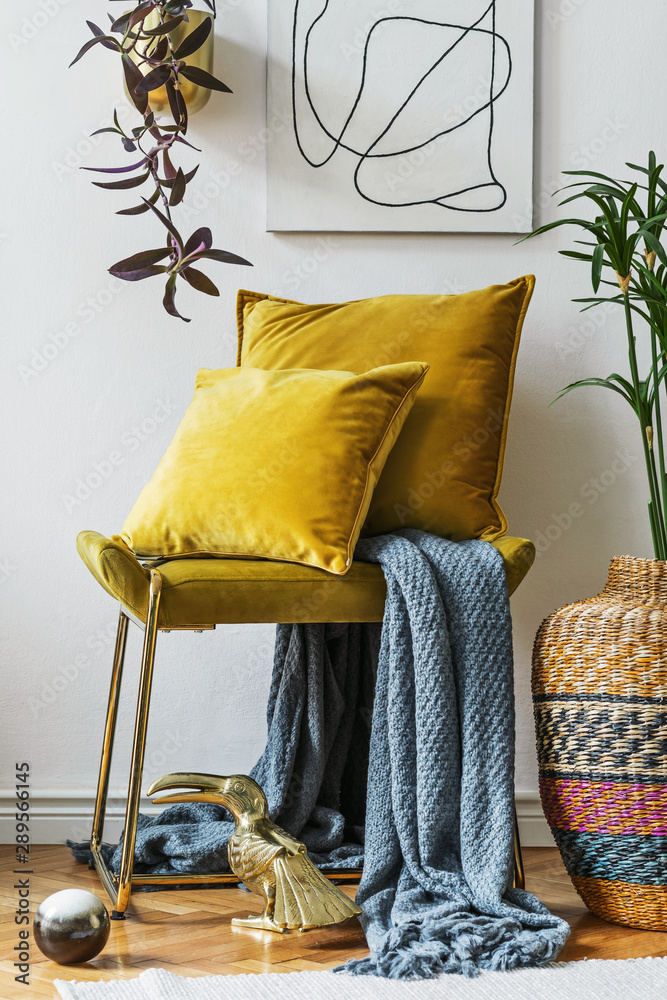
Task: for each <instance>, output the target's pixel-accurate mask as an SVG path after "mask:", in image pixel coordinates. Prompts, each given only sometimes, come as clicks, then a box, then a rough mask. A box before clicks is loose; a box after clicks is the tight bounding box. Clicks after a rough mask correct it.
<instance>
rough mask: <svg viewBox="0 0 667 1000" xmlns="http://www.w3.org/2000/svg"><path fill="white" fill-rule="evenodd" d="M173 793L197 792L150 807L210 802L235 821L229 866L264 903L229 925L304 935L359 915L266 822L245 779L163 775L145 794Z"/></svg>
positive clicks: (296, 844)
mask: <svg viewBox="0 0 667 1000" xmlns="http://www.w3.org/2000/svg"><path fill="white" fill-rule="evenodd" d="M172 788H189V789H192V788H194V789H196V790H195V791H183V792H178V793H177V794H175V795H163V796H161V797H160V798H159V799H155V800H154V801H155V804H157V805H161V804H162V803H166V802H215V803H216V804H217V805H222V806H224V807H225V809H228V810H229V812H230V813H231V814H232V816H233V817H234V820H235V822H236V829H235V831H234V833H233V835H232V836H231V837H230V840H229V846H228V854H229V867H230V868H231V870H232V871H233V872H234V874H235V875H237V876H238V877H239V879H240V881H241V882H243V884H244V885H245V886H246V887H247V888H248V889H250V891H251V892H254V893H255V894H256V895H257V896H261V897H262V899H263V900H264V902H265V906H264V913H263V914H262V916H261V917H252V916H250V917H247V918H246V919H245V920H240V919H238V918H236V917H235V918H234V919H233V920H232V923H233V924H235V925H236V926H237V927H254V928H259V929H260V930H265V931H275V932H277V933H278V934H284V933H285V930H286V929H287V928H297V927H298V928H299V930H302V931H307V930H311V929H312V928H314V927H326V926H327V925H328V924H338V923H340V922H341V921H343V920H347V919H348V918H349V917H353V916H356V915H357V914H359V913H361V910H360V909H359V907H358V906H357V905H356V903H353V902H352V900H351V899H348V898H347V896H346V895H345V894H344V893H343V892H341V891H340V889H338V888H337V887H336V886H335V885H333V884H332V883H331V882H329V880H328V879H326V878H325V877H324V876H323V875H322V874H321V872H320V871H319V870H318V869H317V868H316V867H315V865H314V864H313V863H312V861H311V860H310V858H309V857H308V854H307V852H306V847H305V845H304V844H302V843H300V841H298V840H295V839H294V837H291V836H290V835H289V833H286V832H285V831H284V830H281V829H280V827H279V826H276V824H275V823H273V822H272V821H271V820H270V819H269V809H268V805H267V802H266V796H265V795H264V792H263V791H262V789H261V788H260V787H259V785H258V784H257V782H255V781H253V779H252V778H249V777H248V776H247V775H246V774H232V775H231V776H230V777H228V778H226V777H224V776H219V775H216V774H191V773H188V772H181V773H176V774H166V775H165V776H164V777H163V778H158V780H157V781H154V782H153V784H152V785H151V786H150V788H149V789H148V792H147V794H148V795H150V796H152V795H155V793H156V792H161V791H163V790H165V789H172Z"/></svg>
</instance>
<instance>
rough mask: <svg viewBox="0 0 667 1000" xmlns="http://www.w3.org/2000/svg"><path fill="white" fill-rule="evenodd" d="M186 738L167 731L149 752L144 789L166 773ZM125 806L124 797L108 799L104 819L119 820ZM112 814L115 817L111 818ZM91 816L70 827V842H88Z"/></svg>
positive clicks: (145, 760) (146, 761) (125, 800)
mask: <svg viewBox="0 0 667 1000" xmlns="http://www.w3.org/2000/svg"><path fill="white" fill-rule="evenodd" d="M187 743H188V738H187V737H185V736H183V734H182V733H181V731H180V730H178V731H177V732H175V733H174V732H172V731H171V730H169V731H168V732H167V733H166V735H165V737H164V739H163V740H162V742H161V743H160V746H159V747H157V748H156V749H154V750H150V752H148V753H147V754H146V756H145V758H144V769H143V770H144V775H146V781H145V783H144V787H146V785H148V784H150V782H151V781H152V780H153V776H155V777H162V775H163V774H165V773H166V765H167V764H168V762H169V761H170V760H171V758H173V756H174V755H175V754H176V753H177V752H178V751H179V750H181V748H182V747H184V746H187ZM126 805H127V799H126V798H125V797H120V796H118V797H116V796H114V797H113V798H108V799H107V802H106V817H107V818H108V819H117V820H120V819H121V817H122V816H124V813H125V808H126ZM113 813H115V814H116V815H115V816H113ZM92 818H93V817H92V815H91V816H90V819H89V820H88V822H87V823H86V824H85V825H84V824H83V822H82V823H81V825H79V824H76V825H75V826H72V827H70V835H69V837H70V840H74V841H76V840H79V841H86V840H90V829H91V822H92Z"/></svg>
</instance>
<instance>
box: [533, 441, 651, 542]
mask: <svg viewBox="0 0 667 1000" xmlns="http://www.w3.org/2000/svg"><path fill="white" fill-rule="evenodd" d="M638 461H639V457H638V456H637V455H632V454H631V453H630V452H629V451H627V450H626V451H620V450H619V451H617V452H616V457H615V458H614V460H613V462H612V463H611V465H610V466H609V468H607V469H604V470H603V471H602V472H601V473H599V475H597V476H593V477H592V478H591V479H588V480H586V482H585V483H584V484H583V485H582V486H581V488H580V490H579V496H580V498H581V500H580V501H579V500H576V501H573V502H572V503H571V504H569V505H568V508H567V510H566V511H565V512H563V513H561V514H552V515H551V520H550V521H549V523H548V524H547V525H545V527H544V528H543V530H542V531H538V532H537V533H536V534H535V537H534V539H533V541H534V543H535V549H536V550H537V558H538V559H539V558H540V556H543V555H544V554H545V553H546V552H548V551H549V549H550V548H551V547H552V545H554V544H555V542H557V541H559V540H560V539H561V538H562V537H563V535H564V534H565V533H566V532H567V531H569V530H570V528H571V527H572V525H573V524H574V522H575V521H578V520H579V519H580V518H582V517H583V516H584V514H585V513H586V509H587V507H592V506H594V505H595V504H596V503H597V502H598V500H600V498H601V497H603V496H604V495H605V493H607V492H608V490H610V489H611V487H612V486H614V485H615V484H616V483H617V482H618V480H619V479H620V478H621V477H622V476H624V475H625V473H626V472H627V471H628V470H629V469H631V468H632V466H633V465H634V464H635V463H636V462H638Z"/></svg>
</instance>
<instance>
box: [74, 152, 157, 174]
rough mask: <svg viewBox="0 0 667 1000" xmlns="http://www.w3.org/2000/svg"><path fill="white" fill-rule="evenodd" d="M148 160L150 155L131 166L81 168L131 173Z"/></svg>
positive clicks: (102, 171)
mask: <svg viewBox="0 0 667 1000" xmlns="http://www.w3.org/2000/svg"><path fill="white" fill-rule="evenodd" d="M147 162H148V157H147V156H144V157H143V158H142V159H141V160H138V161H137V162H136V163H133V164H132V166H131V167H81V170H94V171H95V172H96V173H98V174H129V173H130V172H131V171H132V170H138V169H139V167H143V165H144V163H147Z"/></svg>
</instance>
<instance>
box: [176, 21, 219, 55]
mask: <svg viewBox="0 0 667 1000" xmlns="http://www.w3.org/2000/svg"><path fill="white" fill-rule="evenodd" d="M212 27H213V21H212V20H211V18H210V17H207V18H206V20H205V21H202V23H201V24H200V25H199V27H197V28H195V30H194V31H192V32H191V33H190V34H189V35H188V36H187V37H186V38H184V39H183V41H182V42H181V44H180V45H179V46H178V48H177V49H176V51H175V52H174V59H185V57H186V56H191V55H192V53H193V52H196V51H197V49H200V48H201V47H202V45H203V44H204V42H205V41H206V39H207V38H208V36H209V35H210V34H211V28H212Z"/></svg>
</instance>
